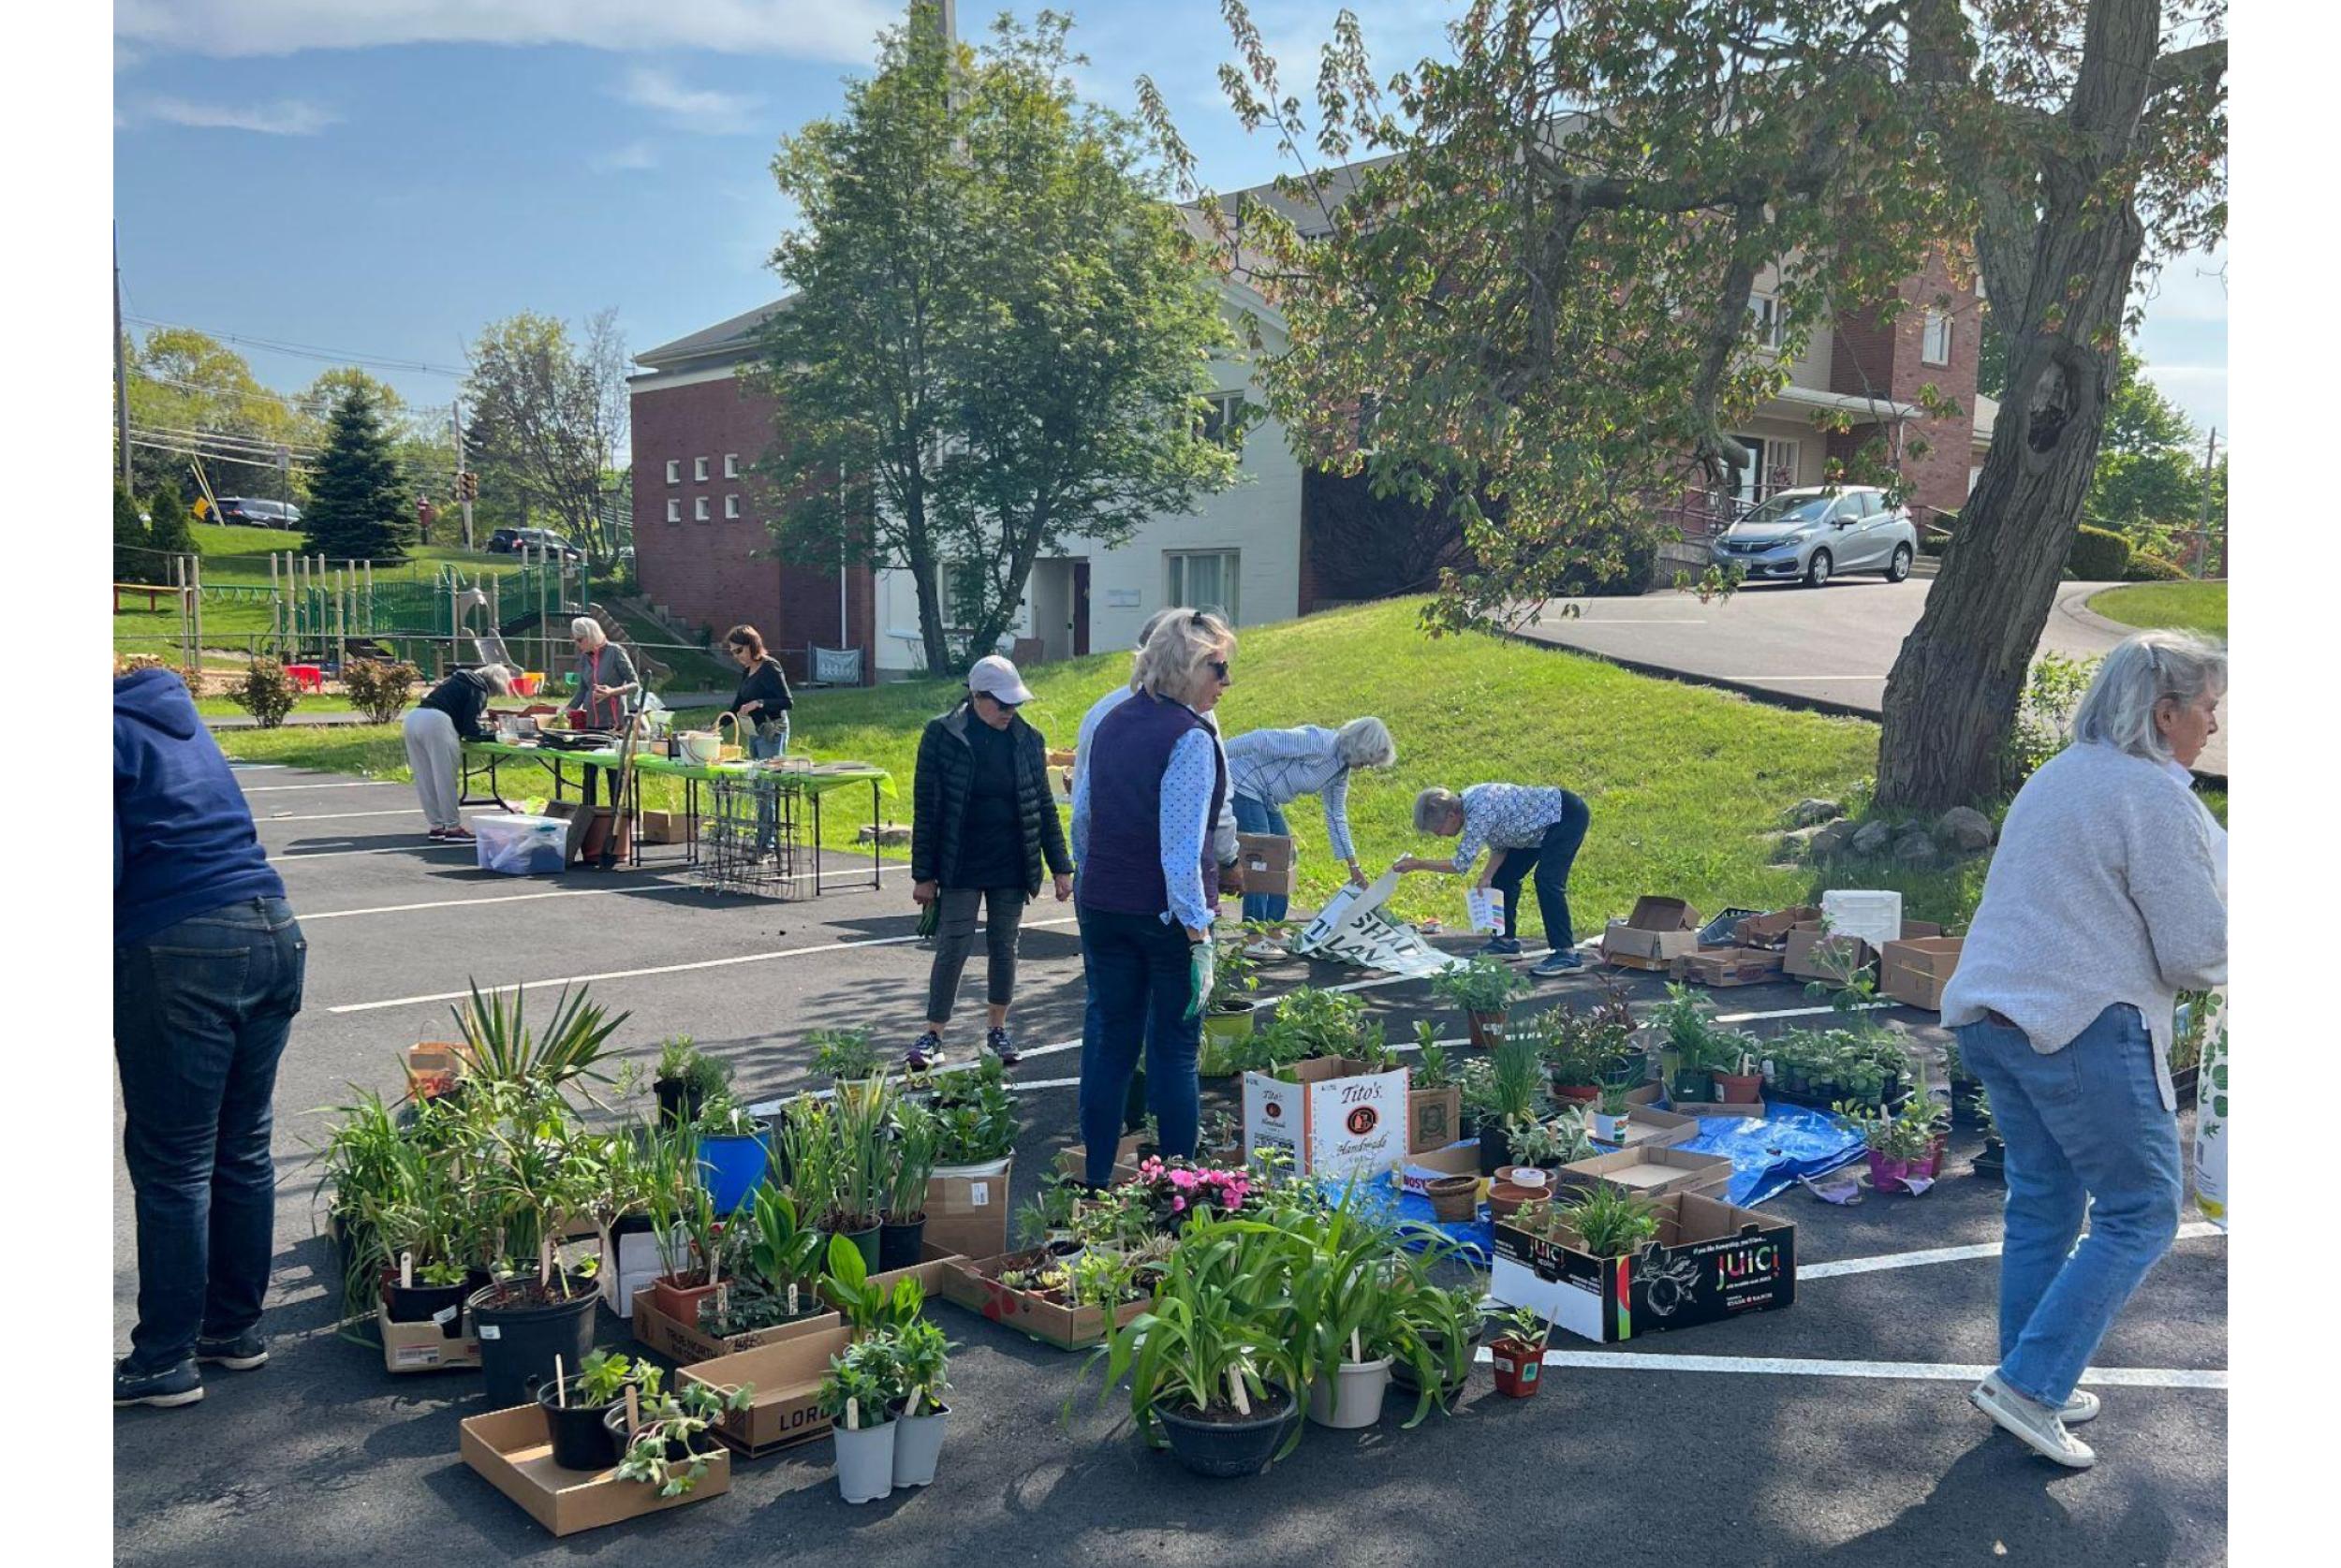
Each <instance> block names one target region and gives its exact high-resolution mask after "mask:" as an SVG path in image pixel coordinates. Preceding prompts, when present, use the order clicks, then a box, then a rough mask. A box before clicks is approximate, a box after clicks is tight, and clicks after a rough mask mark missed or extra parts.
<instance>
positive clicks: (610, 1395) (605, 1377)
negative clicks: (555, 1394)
mask: <svg viewBox="0 0 2341 1568" xmlns="http://www.w3.org/2000/svg"><path fill="white" fill-rule="evenodd" d="M666 1375H667V1374H666V1373H665V1371H663V1370H661V1369H659V1368H657V1367H655V1366H653V1365H652V1364H651V1363H650V1362H648V1361H637V1360H635V1359H634V1358H633V1357H631V1356H624V1355H619V1354H616V1353H613V1352H611V1351H607V1350H595V1351H588V1352H587V1353H586V1356H585V1359H584V1360H582V1361H581V1362H579V1363H578V1368H577V1375H576V1376H574V1377H572V1378H571V1379H570V1380H569V1391H570V1393H571V1394H572V1395H574V1396H575V1398H576V1401H577V1402H578V1403H579V1404H582V1405H613V1404H616V1403H617V1402H618V1401H619V1400H620V1399H624V1398H626V1389H627V1387H628V1386H629V1385H630V1386H632V1387H633V1388H634V1389H635V1390H636V1391H637V1393H638V1395H639V1396H640V1398H641V1399H656V1398H657V1397H658V1390H659V1385H660V1384H661V1383H662V1382H663V1381H664V1380H665V1378H666Z"/></svg>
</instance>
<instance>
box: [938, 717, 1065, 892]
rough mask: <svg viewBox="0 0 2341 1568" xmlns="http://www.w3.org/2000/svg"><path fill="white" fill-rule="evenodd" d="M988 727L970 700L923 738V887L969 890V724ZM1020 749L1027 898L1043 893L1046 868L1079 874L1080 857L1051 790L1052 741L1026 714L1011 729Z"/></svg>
mask: <svg viewBox="0 0 2341 1568" xmlns="http://www.w3.org/2000/svg"><path fill="white" fill-rule="evenodd" d="M981 723H983V721H982V720H981V719H979V718H977V717H976V716H975V714H974V713H973V712H971V711H969V709H968V705H967V704H966V703H964V702H962V703H961V704H960V705H959V706H958V707H957V708H954V709H952V710H951V711H950V712H948V713H946V714H944V715H943V716H942V717H940V718H935V719H929V720H928V721H927V727H926V730H925V733H923V734H921V735H920V737H919V763H918V775H917V777H916V779H915V780H914V781H913V783H912V784H911V812H910V875H911V878H912V880H914V881H917V882H933V883H935V884H937V885H939V886H941V887H960V886H962V884H961V883H960V881H959V880H958V877H959V866H960V859H961V855H960V842H959V829H960V824H961V822H962V821H963V820H964V817H965V816H966V813H967V791H968V787H969V784H971V782H972V781H973V779H974V777H975V769H976V762H975V754H974V753H973V752H972V751H971V750H970V749H969V747H968V741H967V726H968V725H979V724H981ZM1008 735H1009V740H1012V741H1014V742H1015V745H1016V818H1017V827H1018V828H1019V829H1020V837H1022V839H1023V859H1024V897H1026V898H1028V899H1029V898H1032V897H1035V896H1036V895H1038V893H1039V891H1040V866H1041V862H1042V860H1043V859H1045V860H1046V861H1047V862H1048V868H1049V870H1050V871H1051V872H1053V873H1055V874H1056V875H1059V876H1069V875H1071V874H1072V872H1073V857H1072V856H1071V855H1069V854H1068V853H1067V851H1066V848H1065V824H1064V822H1063V820H1062V819H1061V818H1059V817H1058V815H1057V811H1056V798H1055V797H1054V796H1053V795H1052V794H1051V793H1050V792H1049V757H1048V742H1047V741H1045V740H1042V739H1041V738H1040V732H1039V731H1038V730H1037V729H1035V728H1033V727H1032V725H1028V724H1026V723H1025V722H1024V720H1023V716H1022V715H1021V714H1020V715H1018V716H1017V717H1016V718H1015V719H1014V720H1013V721H1011V722H1010V723H1009V728H1008Z"/></svg>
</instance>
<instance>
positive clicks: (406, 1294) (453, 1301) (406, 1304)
mask: <svg viewBox="0 0 2341 1568" xmlns="http://www.w3.org/2000/svg"><path fill="white" fill-rule="evenodd" d="M478 1289H479V1282H475V1281H473V1280H470V1279H464V1280H462V1281H460V1282H457V1283H455V1284H451V1285H402V1284H400V1283H399V1282H398V1281H397V1279H396V1277H395V1276H393V1277H392V1279H391V1280H390V1283H388V1284H386V1285H384V1286H383V1287H382V1295H383V1297H384V1299H386V1300H387V1301H388V1302H389V1303H390V1321H391V1322H392V1323H428V1322H430V1321H431V1320H432V1319H433V1318H434V1317H437V1316H438V1315H439V1314H440V1313H441V1312H447V1310H448V1309H449V1307H453V1308H456V1309H458V1310H457V1311H455V1312H449V1313H448V1316H447V1319H446V1320H445V1322H443V1323H442V1324H441V1325H440V1327H439V1331H440V1332H441V1333H442V1334H444V1335H446V1336H447V1337H448V1338H449V1339H450V1340H454V1339H461V1338H462V1337H463V1333H464V1314H463V1312H462V1311H461V1309H462V1307H463V1305H464V1299H465V1298H466V1297H469V1296H470V1295H471V1294H472V1293H473V1292H474V1291H476V1290H478Z"/></svg>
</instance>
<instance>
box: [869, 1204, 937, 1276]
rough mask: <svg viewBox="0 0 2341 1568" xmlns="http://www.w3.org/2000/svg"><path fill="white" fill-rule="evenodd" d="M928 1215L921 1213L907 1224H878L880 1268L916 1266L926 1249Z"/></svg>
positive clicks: (878, 1264)
mask: <svg viewBox="0 0 2341 1568" xmlns="http://www.w3.org/2000/svg"><path fill="white" fill-rule="evenodd" d="M926 1237H927V1217H926V1215H925V1214H924V1213H921V1214H920V1216H919V1217H918V1218H917V1219H915V1220H913V1221H911V1222H910V1223H909V1224H900V1225H898V1224H893V1223H892V1222H891V1221H889V1222H887V1223H886V1224H881V1225H879V1226H878V1248H877V1266H878V1268H880V1269H888V1268H917V1267H918V1263H919V1258H920V1253H922V1252H923V1251H924V1248H925V1243H926Z"/></svg>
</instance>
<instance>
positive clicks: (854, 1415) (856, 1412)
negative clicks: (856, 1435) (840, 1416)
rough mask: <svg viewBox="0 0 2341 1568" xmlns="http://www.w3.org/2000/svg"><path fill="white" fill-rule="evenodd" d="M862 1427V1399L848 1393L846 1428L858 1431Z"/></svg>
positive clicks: (850, 1430)
mask: <svg viewBox="0 0 2341 1568" xmlns="http://www.w3.org/2000/svg"><path fill="white" fill-rule="evenodd" d="M846 1430H847V1431H849V1432H858V1431H860V1430H861V1400H859V1399H855V1398H854V1397H853V1396H852V1395H850V1394H848V1395H847V1397H846Z"/></svg>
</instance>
